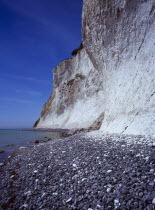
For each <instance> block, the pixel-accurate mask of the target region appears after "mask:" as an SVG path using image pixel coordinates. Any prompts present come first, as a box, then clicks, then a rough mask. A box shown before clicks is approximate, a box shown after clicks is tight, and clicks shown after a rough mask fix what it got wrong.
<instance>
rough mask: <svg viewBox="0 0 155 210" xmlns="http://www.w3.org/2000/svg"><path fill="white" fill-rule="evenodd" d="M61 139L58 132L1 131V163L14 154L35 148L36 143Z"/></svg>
mask: <svg viewBox="0 0 155 210" xmlns="http://www.w3.org/2000/svg"><path fill="white" fill-rule="evenodd" d="M58 138H61V133H60V132H58V131H40V130H31V129H25V130H24V129H0V163H1V162H3V161H4V160H6V159H7V158H8V157H9V156H10V155H11V154H12V153H13V152H15V151H18V150H21V149H24V148H29V147H33V146H34V145H36V144H35V143H34V141H36V140H39V142H44V141H47V140H48V139H51V140H54V139H58Z"/></svg>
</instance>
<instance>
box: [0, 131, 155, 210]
mask: <svg viewBox="0 0 155 210" xmlns="http://www.w3.org/2000/svg"><path fill="white" fill-rule="evenodd" d="M0 183H1V184H0V209H34V210H36V209H50V210H51V209H64V210H72V209H77V210H78V209H80V210H81V209H82V210H92V209H93V210H95V209H96V210H98V209H123V210H125V209H146V210H149V209H150V210H152V209H155V141H154V140H153V139H151V138H145V137H144V136H131V135H116V134H113V135H108V134H107V135H103V133H102V132H98V131H93V132H87V133H80V134H76V135H73V136H71V137H68V138H64V139H58V140H54V141H52V142H47V143H41V144H37V145H36V146H35V147H34V148H32V149H31V150H27V151H25V152H23V153H19V154H17V155H15V156H14V157H12V158H9V160H8V161H7V162H5V163H4V164H3V165H1V166H0Z"/></svg>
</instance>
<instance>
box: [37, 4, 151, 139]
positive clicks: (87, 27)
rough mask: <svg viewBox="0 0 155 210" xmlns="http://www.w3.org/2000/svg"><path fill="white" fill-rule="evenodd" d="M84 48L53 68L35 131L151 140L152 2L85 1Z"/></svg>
mask: <svg viewBox="0 0 155 210" xmlns="http://www.w3.org/2000/svg"><path fill="white" fill-rule="evenodd" d="M82 16H83V18H82V19H83V29H82V34H83V45H84V49H82V50H81V51H80V52H79V53H78V54H77V55H76V56H75V57H73V58H72V59H69V60H65V61H63V62H62V63H60V64H59V65H58V66H57V67H56V68H55V69H54V90H53V92H52V95H51V97H50V99H49V101H48V102H47V103H46V104H45V105H44V107H43V110H42V113H41V117H40V119H39V121H38V122H37V123H36V126H37V127H38V128H40V127H44V128H45V127H46V128H47V127H48V128H49V127H50V128H69V129H71V128H75V129H78V128H88V127H93V126H94V127H97V128H99V127H100V125H101V127H100V129H101V130H103V131H104V132H109V133H127V134H144V135H152V136H155V2H154V0H136V1H135V0H116V1H112V0H108V1H107V0H104V1H103V0H102V1H101V0H84V2H83V15H82Z"/></svg>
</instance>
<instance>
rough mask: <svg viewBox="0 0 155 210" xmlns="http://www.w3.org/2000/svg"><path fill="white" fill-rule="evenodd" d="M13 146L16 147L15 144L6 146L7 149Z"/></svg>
mask: <svg viewBox="0 0 155 210" xmlns="http://www.w3.org/2000/svg"><path fill="white" fill-rule="evenodd" d="M13 146H15V144H8V145H6V147H13Z"/></svg>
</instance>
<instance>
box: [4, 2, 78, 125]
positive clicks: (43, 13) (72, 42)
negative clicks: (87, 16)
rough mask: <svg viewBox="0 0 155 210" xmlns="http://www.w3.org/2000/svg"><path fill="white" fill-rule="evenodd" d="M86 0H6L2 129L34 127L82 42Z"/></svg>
mask: <svg viewBox="0 0 155 210" xmlns="http://www.w3.org/2000/svg"><path fill="white" fill-rule="evenodd" d="M81 15H82V0H57V1H54V0H0V129H3V128H7V129H9V128H31V127H32V126H33V124H34V123H35V121H36V120H37V119H38V118H39V116H40V113H41V109H42V106H43V104H44V103H45V102H46V101H47V100H48V98H49V96H50V94H51V91H52V70H53V68H54V67H55V66H56V65H58V64H59V63H60V62H61V61H62V60H64V59H67V58H70V57H71V52H72V51H73V50H74V49H75V48H77V47H78V46H79V45H80V43H81V39H82V38H81Z"/></svg>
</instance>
